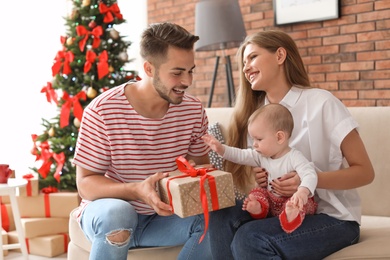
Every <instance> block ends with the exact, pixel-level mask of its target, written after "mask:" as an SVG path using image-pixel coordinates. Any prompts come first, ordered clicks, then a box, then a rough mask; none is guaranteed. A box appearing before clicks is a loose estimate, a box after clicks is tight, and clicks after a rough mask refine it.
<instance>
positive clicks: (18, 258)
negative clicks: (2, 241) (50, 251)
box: [4, 251, 67, 260]
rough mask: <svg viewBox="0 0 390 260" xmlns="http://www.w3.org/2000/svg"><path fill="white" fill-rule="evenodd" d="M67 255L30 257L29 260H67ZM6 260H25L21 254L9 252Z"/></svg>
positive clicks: (5, 257)
mask: <svg viewBox="0 0 390 260" xmlns="http://www.w3.org/2000/svg"><path fill="white" fill-rule="evenodd" d="M66 256H67V255H66V254H62V255H59V256H56V257H44V256H37V255H28V260H49V259H52V260H60V259H61V260H65V259H67V257H66ZM4 260H24V258H23V256H22V254H21V253H17V252H12V251H10V252H8V255H6V256H4Z"/></svg>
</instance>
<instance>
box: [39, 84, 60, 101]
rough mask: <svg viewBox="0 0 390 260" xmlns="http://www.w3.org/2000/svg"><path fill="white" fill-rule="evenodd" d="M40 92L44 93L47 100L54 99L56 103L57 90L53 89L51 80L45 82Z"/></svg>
mask: <svg viewBox="0 0 390 260" xmlns="http://www.w3.org/2000/svg"><path fill="white" fill-rule="evenodd" d="M41 93H46V99H47V102H49V103H51V101H54V103H56V104H57V105H58V100H57V98H58V97H57V92H56V91H55V90H54V89H53V85H52V84H51V82H47V86H45V87H43V88H42V89H41Z"/></svg>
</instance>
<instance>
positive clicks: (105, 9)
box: [99, 3, 123, 23]
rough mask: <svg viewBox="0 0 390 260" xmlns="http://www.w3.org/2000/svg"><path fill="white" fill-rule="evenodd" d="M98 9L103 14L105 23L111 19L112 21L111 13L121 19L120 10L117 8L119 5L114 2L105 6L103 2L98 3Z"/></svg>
mask: <svg viewBox="0 0 390 260" xmlns="http://www.w3.org/2000/svg"><path fill="white" fill-rule="evenodd" d="M99 11H100V13H101V14H104V19H103V22H105V23H111V22H112V21H114V16H113V15H115V17H116V18H118V19H119V20H122V19H123V16H122V14H121V11H120V10H119V6H118V4H116V3H115V4H113V5H111V6H107V5H105V4H104V3H100V4H99Z"/></svg>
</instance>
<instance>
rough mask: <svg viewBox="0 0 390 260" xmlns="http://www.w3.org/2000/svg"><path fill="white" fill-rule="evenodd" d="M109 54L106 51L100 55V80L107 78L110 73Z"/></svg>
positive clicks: (98, 64) (98, 66)
mask: <svg viewBox="0 0 390 260" xmlns="http://www.w3.org/2000/svg"><path fill="white" fill-rule="evenodd" d="M107 61H108V53H107V51H106V50H104V51H103V52H102V53H100V55H99V61H98V63H97V68H98V78H99V79H101V78H103V77H104V76H106V75H107V74H108V72H109V70H108V62H107Z"/></svg>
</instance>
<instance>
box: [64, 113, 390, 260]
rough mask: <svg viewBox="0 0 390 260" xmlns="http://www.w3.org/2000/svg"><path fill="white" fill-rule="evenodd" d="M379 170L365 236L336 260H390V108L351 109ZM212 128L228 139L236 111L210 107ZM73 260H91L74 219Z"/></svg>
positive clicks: (139, 253) (153, 254) (366, 199)
mask: <svg viewBox="0 0 390 260" xmlns="http://www.w3.org/2000/svg"><path fill="white" fill-rule="evenodd" d="M349 110H350V112H351V113H352V116H353V117H354V118H355V119H356V120H357V121H358V123H359V132H360V135H361V137H362V139H363V141H364V143H365V145H366V149H367V151H368V154H369V156H370V158H371V161H372V163H373V165H374V169H375V179H374V181H373V182H372V183H371V184H369V185H367V186H364V187H361V188H359V189H358V191H359V194H360V196H361V199H362V215H363V217H362V226H361V237H360V241H359V243H357V244H356V245H352V246H349V247H347V248H344V249H342V250H340V251H338V252H336V253H334V254H332V255H330V256H328V257H326V258H325V259H326V260H335V259H361V260H363V259H364V260H368V259H390V188H389V187H388V186H389V185H390V138H389V137H390V134H389V129H390V107H350V108H349ZM206 112H207V115H208V117H209V122H210V126H211V125H215V123H218V125H219V127H220V130H221V133H222V136H226V129H227V125H228V123H229V120H230V114H231V112H232V108H227V107H223V108H207V109H206ZM69 235H70V242H69V246H68V259H69V260H83V259H85V260H87V259H88V256H89V251H90V248H91V244H90V242H89V241H88V240H87V239H86V237H85V236H84V234H83V233H82V231H81V229H80V228H79V226H78V223H77V222H76V219H75V218H74V216H73V212H72V213H71V214H70V220H69ZM180 249H181V246H175V247H154V248H140V249H132V250H129V253H128V258H127V259H148V260H153V259H159V260H161V259H176V258H177V255H178V253H179V252H180Z"/></svg>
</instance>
